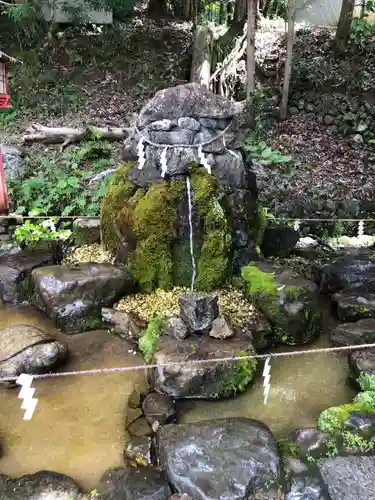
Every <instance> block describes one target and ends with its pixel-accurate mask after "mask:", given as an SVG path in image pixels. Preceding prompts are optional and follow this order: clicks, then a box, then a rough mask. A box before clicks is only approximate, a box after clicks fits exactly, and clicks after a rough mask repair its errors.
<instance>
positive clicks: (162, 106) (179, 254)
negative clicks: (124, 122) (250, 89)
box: [101, 83, 257, 290]
mask: <svg viewBox="0 0 375 500" xmlns="http://www.w3.org/2000/svg"><path fill="white" fill-rule="evenodd" d="M242 113H243V104H241V103H235V102H233V101H229V100H228V99H226V98H223V97H221V96H218V95H216V94H213V93H211V92H210V91H208V90H207V89H206V88H205V87H203V86H201V85H198V84H196V83H189V84H185V85H178V86H176V87H172V88H167V89H164V90H161V91H159V92H157V93H156V94H155V96H154V97H153V98H152V99H151V100H150V101H149V102H148V103H147V104H146V105H145V106H144V108H143V109H142V110H141V112H140V114H139V116H138V120H137V123H136V126H135V128H134V132H133V134H132V135H131V137H130V138H129V139H128V144H127V147H128V148H129V149H130V151H131V153H132V154H133V155H137V157H138V162H133V163H132V162H128V163H124V164H123V165H121V166H120V167H119V168H118V169H117V171H116V178H115V181H114V183H113V185H112V186H111V187H110V188H109V190H108V192H107V193H106V195H105V198H104V200H103V204H102V211H101V225H102V240H103V243H104V245H105V247H106V248H107V249H109V250H111V251H112V252H114V253H115V254H116V262H118V263H124V264H127V265H130V267H131V269H132V272H133V275H134V277H135V278H136V280H137V281H138V283H139V284H140V286H141V288H142V289H144V290H152V289H154V288H168V287H170V286H173V285H180V286H187V285H190V284H191V274H192V268H193V267H194V266H195V264H196V280H195V286H196V289H197V290H212V289H215V288H217V287H219V286H220V285H221V284H222V283H223V282H224V281H225V280H226V279H227V278H228V276H230V275H232V274H233V273H236V272H237V271H238V270H239V269H240V268H241V267H242V266H243V265H245V264H246V263H247V262H248V261H249V260H251V259H253V258H254V257H255V256H256V251H255V243H254V226H255V216H256V198H257V192H256V180H255V175H254V173H253V172H252V171H251V170H250V168H249V167H248V166H247V165H246V163H245V161H244V157H243V154H242V151H241V148H240V146H239V145H238V144H237V143H236V133H235V132H236V129H237V127H238V117H239V116H241V114H242ZM187 179H188V183H187V182H186V180H187ZM188 194H190V196H188ZM189 202H190V203H189ZM192 236H193V238H192Z"/></svg>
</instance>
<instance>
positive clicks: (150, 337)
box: [138, 316, 163, 363]
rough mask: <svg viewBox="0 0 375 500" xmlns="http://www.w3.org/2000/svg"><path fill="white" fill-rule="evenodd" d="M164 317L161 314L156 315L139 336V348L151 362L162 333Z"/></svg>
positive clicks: (147, 361)
mask: <svg viewBox="0 0 375 500" xmlns="http://www.w3.org/2000/svg"><path fill="white" fill-rule="evenodd" d="M162 322H163V320H162V318H161V317H160V316H155V317H154V318H152V320H151V321H150V322H149V324H148V325H147V328H146V330H145V331H144V333H143V334H142V336H141V337H140V338H139V342H138V345H139V350H140V351H141V353H142V354H143V357H144V358H145V361H146V363H150V362H151V361H152V358H153V355H154V350H155V347H156V344H157V342H158V340H159V338H160V335H161V333H162V332H161V327H162Z"/></svg>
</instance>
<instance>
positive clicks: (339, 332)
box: [330, 318, 375, 347]
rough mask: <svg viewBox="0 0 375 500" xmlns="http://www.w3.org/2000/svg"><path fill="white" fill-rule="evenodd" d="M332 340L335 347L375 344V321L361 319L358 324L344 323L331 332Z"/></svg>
mask: <svg viewBox="0 0 375 500" xmlns="http://www.w3.org/2000/svg"><path fill="white" fill-rule="evenodd" d="M330 340H331V342H332V345H333V346H335V347H339V346H346V345H363V344H372V343H374V342H375V319H373V318H369V319H361V320H359V321H357V322H356V323H343V324H341V325H338V326H336V327H335V328H333V330H331V332H330Z"/></svg>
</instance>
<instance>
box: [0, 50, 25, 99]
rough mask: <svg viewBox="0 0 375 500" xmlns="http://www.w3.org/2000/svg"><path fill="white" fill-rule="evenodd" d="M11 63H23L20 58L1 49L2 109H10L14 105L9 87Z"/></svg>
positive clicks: (0, 91) (0, 92) (0, 88)
mask: <svg viewBox="0 0 375 500" xmlns="http://www.w3.org/2000/svg"><path fill="white" fill-rule="evenodd" d="M9 63H18V64H22V62H21V61H19V60H18V59H14V58H13V57H11V56H8V55H7V54H5V52H2V51H1V50H0V109H9V108H11V107H12V104H11V101H10V95H9V87H8V64H9Z"/></svg>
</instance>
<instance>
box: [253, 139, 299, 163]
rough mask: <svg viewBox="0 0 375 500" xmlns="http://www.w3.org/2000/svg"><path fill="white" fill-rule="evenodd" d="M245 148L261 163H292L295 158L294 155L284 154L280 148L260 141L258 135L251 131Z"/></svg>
mask: <svg viewBox="0 0 375 500" xmlns="http://www.w3.org/2000/svg"><path fill="white" fill-rule="evenodd" d="M244 148H245V150H246V152H248V153H250V154H251V155H252V156H253V157H254V158H256V159H257V160H258V161H259V163H260V164H262V165H265V166H269V165H280V164H282V163H290V162H291V161H292V160H293V158H292V156H290V155H284V154H283V153H281V152H280V151H279V150H277V149H273V148H270V147H269V146H267V143H266V142H265V141H260V142H258V140H257V138H256V136H254V135H253V134H251V133H250V134H248V135H247V136H246V138H245V144H244Z"/></svg>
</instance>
